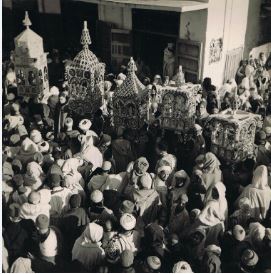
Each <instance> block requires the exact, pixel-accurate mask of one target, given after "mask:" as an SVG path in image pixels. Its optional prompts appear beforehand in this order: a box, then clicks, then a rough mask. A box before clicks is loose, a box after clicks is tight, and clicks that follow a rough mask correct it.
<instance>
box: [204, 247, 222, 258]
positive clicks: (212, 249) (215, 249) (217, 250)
mask: <svg viewBox="0 0 271 274" xmlns="http://www.w3.org/2000/svg"><path fill="white" fill-rule="evenodd" d="M205 251H206V252H213V253H215V254H217V255H218V256H220V254H221V248H220V247H219V246H217V245H208V246H206V248H205Z"/></svg>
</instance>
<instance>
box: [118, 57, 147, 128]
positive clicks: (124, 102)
mask: <svg viewBox="0 0 271 274" xmlns="http://www.w3.org/2000/svg"><path fill="white" fill-rule="evenodd" d="M127 68H128V74H127V77H126V79H125V80H124V81H123V83H122V84H121V86H120V87H118V88H117V90H116V91H115V92H114V95H113V115H114V117H113V118H114V125H115V127H119V126H124V127H126V128H130V129H140V128H141V127H142V126H143V124H144V122H145V121H146V120H147V115H148V105H149V99H148V91H147V89H146V87H145V86H144V85H143V84H142V83H141V82H140V81H139V79H138V78H137V76H136V74H135V72H136V70H137V68H136V64H135V62H134V60H133V58H132V57H131V59H130V62H129V63H128V67H127Z"/></svg>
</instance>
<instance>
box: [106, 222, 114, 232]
mask: <svg viewBox="0 0 271 274" xmlns="http://www.w3.org/2000/svg"><path fill="white" fill-rule="evenodd" d="M105 230H106V231H107V232H109V231H112V222H111V221H110V220H107V221H106V222H105Z"/></svg>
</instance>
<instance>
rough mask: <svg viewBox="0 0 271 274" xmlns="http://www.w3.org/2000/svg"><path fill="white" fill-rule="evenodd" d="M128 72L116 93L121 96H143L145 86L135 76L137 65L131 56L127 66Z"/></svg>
mask: <svg viewBox="0 0 271 274" xmlns="http://www.w3.org/2000/svg"><path fill="white" fill-rule="evenodd" d="M127 69H128V74H127V77H126V78H125V80H124V81H123V83H122V84H121V86H120V87H119V88H118V89H117V91H116V93H115V94H116V95H117V96H121V97H133V96H135V95H136V96H139V97H141V96H143V95H145V94H146V87H145V86H144V85H143V84H142V83H141V82H140V80H139V79H138V78H137V76H136V73H135V72H136V71H137V67H136V64H135V62H134V59H133V57H131V58H130V62H129V63H128V66H127Z"/></svg>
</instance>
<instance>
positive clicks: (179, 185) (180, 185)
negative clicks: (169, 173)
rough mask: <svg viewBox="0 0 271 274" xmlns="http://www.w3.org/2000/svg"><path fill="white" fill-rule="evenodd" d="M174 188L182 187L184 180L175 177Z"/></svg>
mask: <svg viewBox="0 0 271 274" xmlns="http://www.w3.org/2000/svg"><path fill="white" fill-rule="evenodd" d="M175 179H176V186H177V187H183V186H184V184H185V178H179V177H176V178H175Z"/></svg>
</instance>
